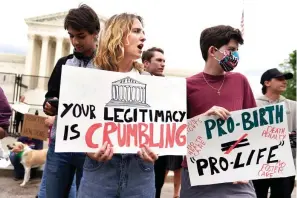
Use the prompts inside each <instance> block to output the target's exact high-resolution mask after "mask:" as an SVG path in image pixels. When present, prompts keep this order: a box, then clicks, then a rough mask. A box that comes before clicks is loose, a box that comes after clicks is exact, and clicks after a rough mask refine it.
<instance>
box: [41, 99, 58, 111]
mask: <svg viewBox="0 0 297 198" xmlns="http://www.w3.org/2000/svg"><path fill="white" fill-rule="evenodd" d="M53 99H58V98H56V97H55V98H53ZM43 111H44V113H45V114H46V115H49V116H55V115H57V113H58V111H57V108H55V107H53V106H52V105H51V104H50V103H48V102H46V103H45V105H44V108H43Z"/></svg>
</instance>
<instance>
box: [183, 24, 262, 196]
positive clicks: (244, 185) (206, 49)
mask: <svg viewBox="0 0 297 198" xmlns="http://www.w3.org/2000/svg"><path fill="white" fill-rule="evenodd" d="M243 42H244V41H243V38H242V35H241V33H240V31H239V30H238V29H235V28H233V27H231V26H225V25H219V26H215V27H210V28H207V29H205V30H203V31H202V33H201V37H200V48H201V52H202V57H203V59H204V60H205V66H204V70H203V72H200V73H198V74H196V75H194V76H191V77H189V78H187V114H188V118H192V117H195V116H197V115H206V116H209V115H217V116H219V117H220V118H222V119H227V117H228V116H229V114H230V111H235V110H242V109H248V108H253V107H256V102H255V99H254V96H253V93H252V90H251V88H250V85H249V82H248V80H247V78H246V77H245V76H244V75H242V74H240V73H235V72H234V73H233V72H231V71H232V70H233V69H234V68H235V67H236V66H237V64H238V61H239V56H238V47H239V45H240V44H243ZM182 166H183V169H182V182H181V196H180V197H181V198H196V197H199V198H213V197H220V198H256V194H255V189H254V187H253V184H252V182H251V181H239V182H234V183H221V184H212V185H201V186H191V184H190V179H189V171H188V168H187V161H186V159H184V161H183V164H182Z"/></svg>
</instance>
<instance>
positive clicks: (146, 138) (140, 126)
mask: <svg viewBox="0 0 297 198" xmlns="http://www.w3.org/2000/svg"><path fill="white" fill-rule="evenodd" d="M147 128H148V125H147V124H145V123H139V124H138V135H139V146H141V145H143V144H147V143H148V142H149V139H150V137H149V136H148V135H147V134H145V132H146V131H147ZM143 137H144V141H142V138H143Z"/></svg>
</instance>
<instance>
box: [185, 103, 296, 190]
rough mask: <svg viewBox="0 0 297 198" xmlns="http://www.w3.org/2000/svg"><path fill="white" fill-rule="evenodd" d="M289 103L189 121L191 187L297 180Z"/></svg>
mask: <svg viewBox="0 0 297 198" xmlns="http://www.w3.org/2000/svg"><path fill="white" fill-rule="evenodd" d="M285 112H286V111H285V107H284V104H283V103H280V104H277V105H271V106H264V107H259V108H253V109H249V110H242V111H235V112H232V114H231V117H229V118H228V119H227V120H222V119H220V118H217V117H214V116H211V117H206V116H205V117H198V116H197V117H194V118H192V119H190V120H189V121H188V140H187V141H188V154H187V162H188V168H189V172H190V174H189V175H190V180H191V185H192V186H195V185H205V184H214V183H225V182H233V181H241V180H252V179H262V178H275V177H288V176H292V175H294V174H295V169H294V164H293V158H292V154H291V148H290V142H289V137H288V130H287V128H288V127H287V117H286V113H285Z"/></svg>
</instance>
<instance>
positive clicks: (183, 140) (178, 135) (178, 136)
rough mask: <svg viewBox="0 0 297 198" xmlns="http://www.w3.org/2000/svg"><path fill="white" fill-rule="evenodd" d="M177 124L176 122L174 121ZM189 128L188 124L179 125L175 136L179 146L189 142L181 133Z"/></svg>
mask: <svg viewBox="0 0 297 198" xmlns="http://www.w3.org/2000/svg"><path fill="white" fill-rule="evenodd" d="M174 125H175V123H174ZM186 128H187V125H186V124H183V125H181V126H180V127H178V129H177V131H176V136H175V142H176V144H177V145H178V146H184V145H185V144H186V143H187V138H186V136H185V135H181V133H182V132H184V130H185V129H186Z"/></svg>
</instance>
